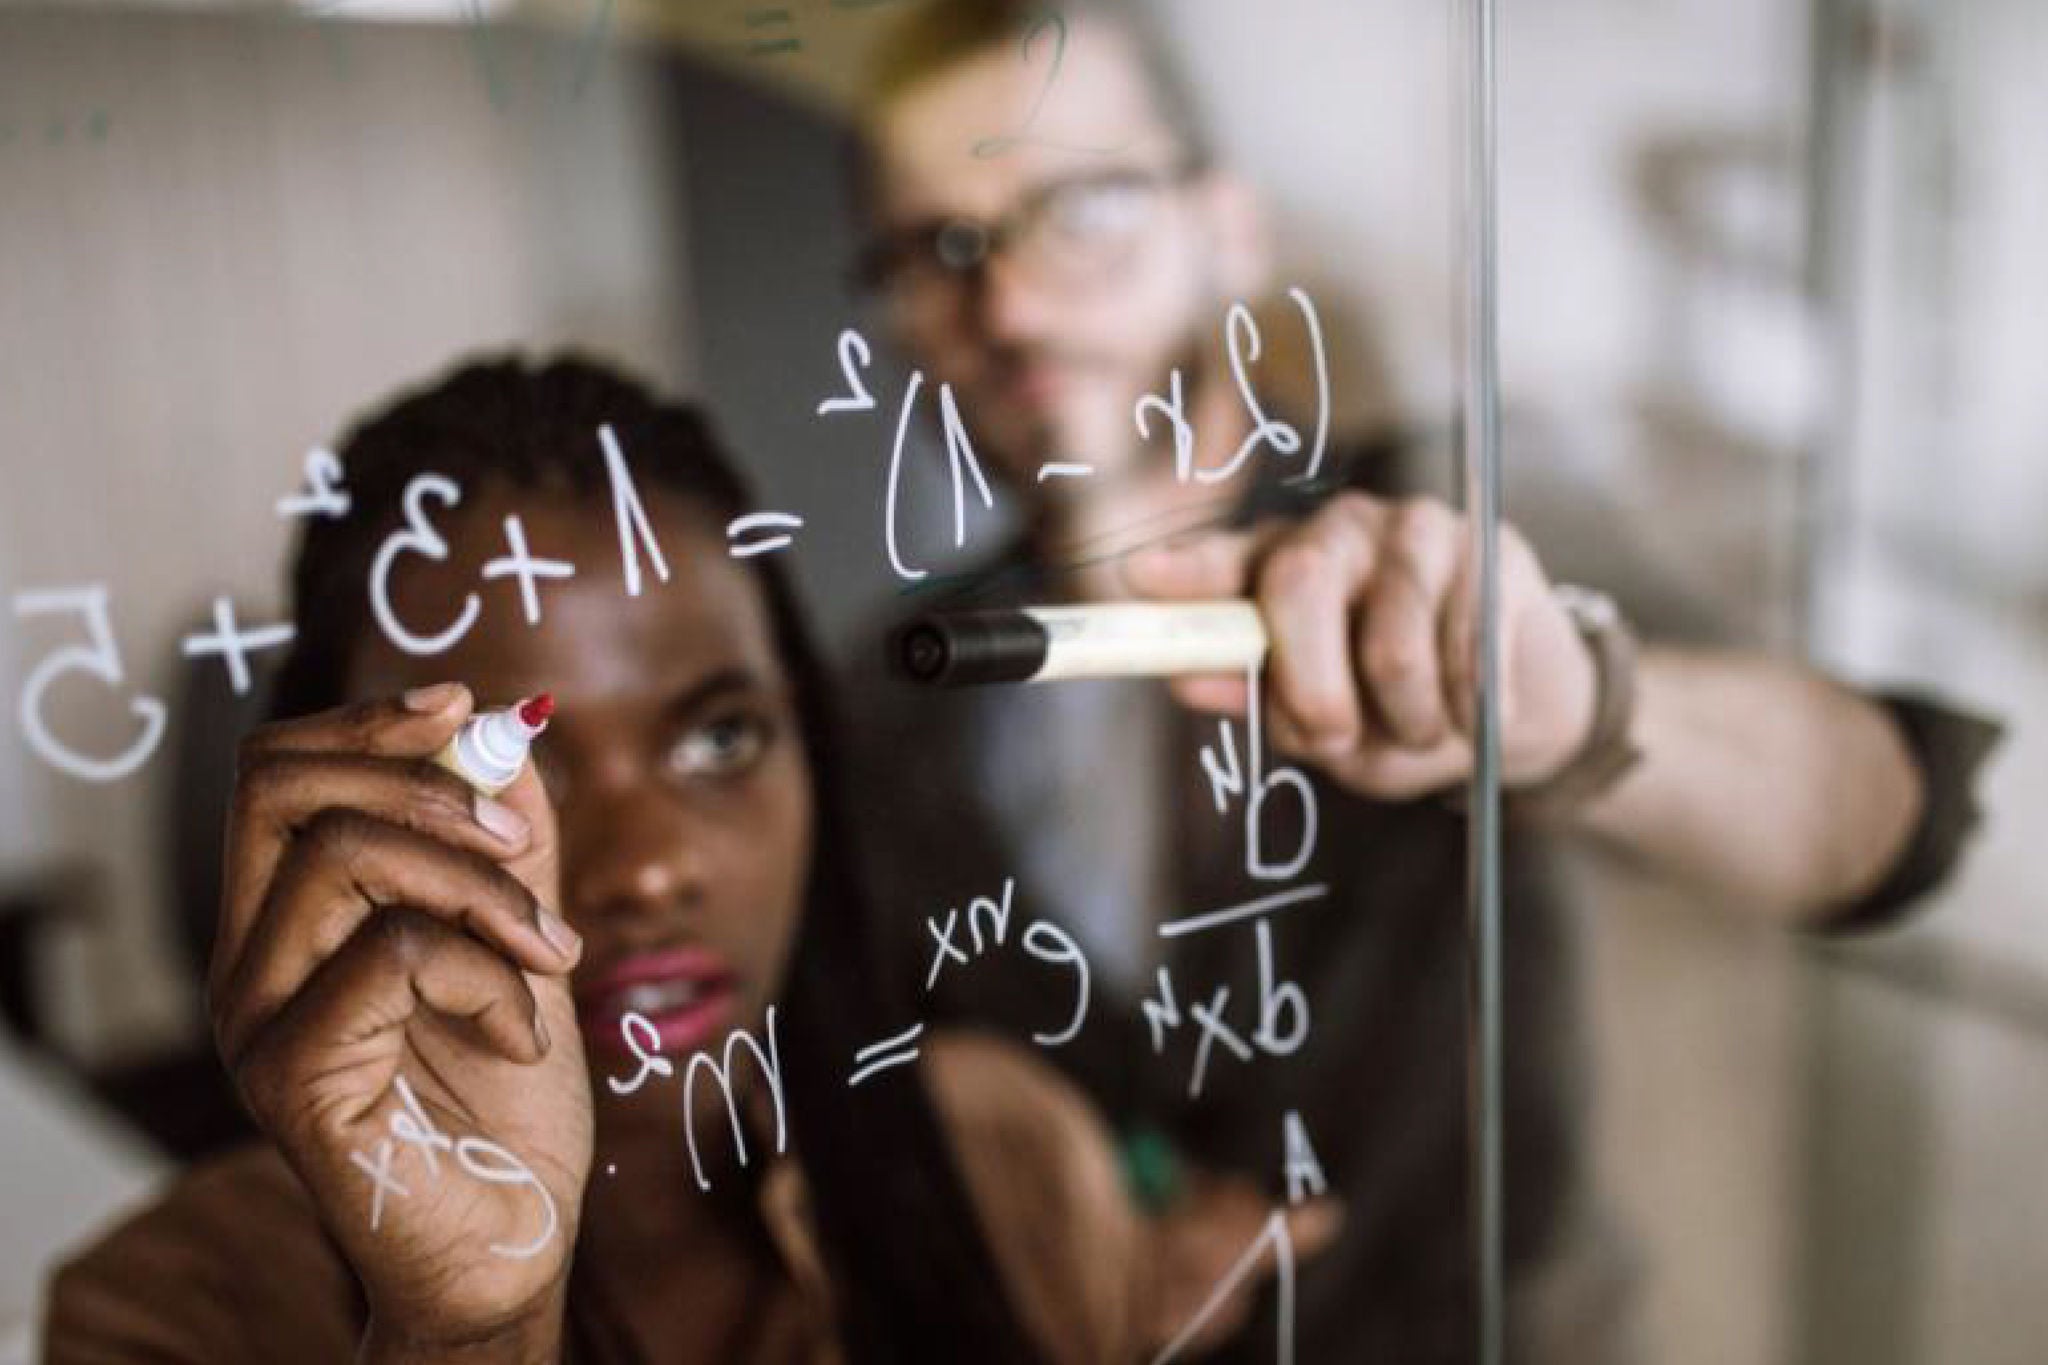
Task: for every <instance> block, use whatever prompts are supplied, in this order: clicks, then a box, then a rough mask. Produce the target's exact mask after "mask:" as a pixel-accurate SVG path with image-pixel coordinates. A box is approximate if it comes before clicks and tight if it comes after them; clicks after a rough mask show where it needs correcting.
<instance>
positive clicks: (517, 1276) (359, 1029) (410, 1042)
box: [208, 685, 591, 1355]
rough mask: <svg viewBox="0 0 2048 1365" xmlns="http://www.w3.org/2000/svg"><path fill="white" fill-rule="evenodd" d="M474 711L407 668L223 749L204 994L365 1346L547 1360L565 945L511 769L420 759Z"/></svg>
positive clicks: (586, 1135) (564, 1216)
mask: <svg viewBox="0 0 2048 1365" xmlns="http://www.w3.org/2000/svg"><path fill="white" fill-rule="evenodd" d="M470 710H471V700H470V697H469V694H468V692H467V691H466V690H465V689H463V688H461V687H457V686H452V685H443V686H440V687H433V688H422V689H417V690H416V691H414V692H410V693H408V694H406V697H405V698H404V699H401V700H393V701H385V702H373V703H367V704H364V705H358V706H350V707H345V708H342V709H340V710H337V711H331V712H327V713H325V714H323V715H319V716H314V717H311V718H308V719H305V720H296V721H290V722H286V723H283V724H278V725H274V726H270V727H267V728H265V729H264V730H262V731H259V732H258V733H257V734H256V735H254V736H253V737H251V738H250V739H249V740H248V741H247V742H246V743H245V744H244V746H243V750H242V759H241V770H240V776H239V779H238V782H237V786H236V793H235V801H234V806H233V811H232V814H231V816H230V821H229V828H228V849H227V869H226V878H225V882H226V891H225V895H224V897H223V903H222V907H221V921H220V931H219V935H218V939H217V942H216V944H215V947H214V956H213V963H212V967H211V970H210V972H209V974H208V975H209V996H210V1004H211V1010H212V1017H213V1026H214V1036H215V1038H216V1040H217V1042H218V1045H219V1047H220V1052H221V1056H222V1058H223V1060H224V1061H225V1062H226V1064H227V1067H228V1069H229V1072H230V1073H231V1074H232V1075H233V1076H234V1079H235V1083H236V1085H237V1087H238V1088H239V1089H240V1091H241V1094H242V1097H243V1100H244V1102H245V1103H246V1104H247V1105H248V1106H249V1109H250V1111H251V1112H252V1113H253V1114H254V1115H255V1117H256V1120H257V1122H258V1123H259V1124H261V1125H262V1127H263V1129H264V1130H265V1131H266V1132H267V1133H269V1135H270V1136H271V1138H272V1139H273V1140H274V1141H275V1142H276V1143H277V1145H278V1147H279V1148H280V1149H281V1150H282V1151H283V1153H284V1155H285V1157H286V1158H287V1159H288V1160H289V1161H290V1163H291V1165H292V1166H293V1168H294V1169H295V1170H296V1171H297V1172H298V1174H299V1177H300V1179H301V1180H303V1181H304V1182H305V1184H306V1187H307V1188H308V1190H310V1191H311V1193H312V1195H313V1198H314V1200H315V1201H316V1202H317V1203H318V1205H319V1207H320V1209H321V1212H322V1215H323V1217H324V1218H325V1220H326V1222H327V1225H328V1227H329V1229H330V1231H331V1232H332V1233H333V1235H334V1237H335V1239H336V1240H337V1241H338V1242H339V1244H340V1246H341V1248H342V1250H343V1252H344V1254H346V1255H347V1257H348V1259H349V1261H350V1263H351V1264H352V1265H353V1267H354V1269H355V1272H356V1275H357V1277H358V1278H359V1279H360V1280H361V1281H362V1284H363V1288H364V1290H365V1292H366V1294H367V1296H368V1301H369V1308H370V1316H371V1324H372V1337H373V1341H374V1342H375V1343H377V1344H379V1345H380V1347H381V1346H383V1345H387V1344H396V1345H398V1346H400V1347H401V1348H403V1349H409V1350H412V1351H415V1352H416V1351H421V1350H424V1351H426V1352H427V1353H428V1354H435V1353H437V1352H438V1353H440V1354H443V1355H447V1354H448V1353H449V1352H451V1351H455V1350H457V1348H458V1347H459V1348H460V1349H461V1351H463V1352H464V1353H474V1352H475V1351H476V1348H478V1347H479V1346H480V1345H484V1344H486V1343H490V1342H493V1341H504V1342H507V1343H511V1342H515V1341H516V1342H518V1343H520V1344H521V1345H522V1347H527V1346H531V1345H532V1344H533V1343H536V1342H539V1343H542V1344H541V1345H540V1347H539V1349H538V1350H534V1351H531V1352H530V1353H531V1354H537V1355H546V1354H548V1353H549V1352H550V1351H551V1350H552V1347H551V1346H550V1345H547V1344H545V1343H547V1342H550V1341H552V1339H553V1337H554V1335H555V1333H556V1332H558V1330H559V1319H560V1311H561V1304H562V1297H563V1293H564V1283H565V1280H566V1276H567V1271H568V1266H569V1261H570V1253H571V1249H572V1247H573V1245H574V1243H575V1239H576V1223H577V1213H578V1209H579V1206H580V1204H581V1202H582V1195H583V1185H584V1180H585V1177H586V1175H587V1173H588V1170H589V1165H590V1152H591V1105H590V1086H589V1079H588V1076H587V1073H586V1071H585V1069H584V1061H583V1047H582V1040H581V1038H580V1037H579V1035H578V1033H577V1029H576V1022H575V1011H574V1007H573V1005H572V1003H571V999H570V993H569V971H570V968H571V967H572V966H573V965H574V963H575V961H576V957H577V954H578V953H579V952H580V950H581V945H580V943H579V942H578V940H577V938H576V936H575V935H574V933H573V932H572V931H571V930H570V929H569V928H568V926H567V925H566V924H565V923H563V922H562V920H561V919H560V918H559V917H558V916H557V915H556V914H555V913H554V911H553V908H552V907H554V906H555V905H557V904H558V903H559V895H560V884H561V879H560V872H559V868H558V865H557V841H556V833H555V820H554V813H553V811H552V809H551V808H550V807H549V805H548V802H547V798H546V797H545V795H543V793H542V791H541V788H540V784H539V782H538V780H537V779H536V778H535V776H534V774H533V771H532V769H531V768H530V767H529V768H527V769H526V770H525V771H523V772H522V773H521V774H520V776H519V779H518V781H517V782H515V783H514V784H513V785H512V787H511V788H509V789H508V790H507V791H506V792H505V793H504V794H503V795H502V796H501V797H499V798H498V800H496V801H493V800H491V799H490V798H488V797H484V796H480V795H478V794H477V793H475V792H473V791H471V790H470V788H469V787H468V786H467V785H466V784H464V783H463V782H462V781H461V780H460V779H458V778H456V777H455V776H453V775H452V774H450V773H447V772H445V771H443V770H442V769H440V768H438V767H436V766H435V765H434V764H433V763H432V762H431V761H430V760H431V757H432V755H433V754H434V753H435V752H436V751H437V750H439V749H440V748H441V747H442V745H444V744H445V743H446V742H447V741H448V739H449V738H450V737H451V736H452V735H454V733H455V732H456V730H457V729H458V728H459V727H460V726H461V724H462V722H463V721H464V720H466V719H467V718H468V717H469V714H470ZM520 1353H521V1354H528V1353H529V1352H528V1351H526V1350H522V1351H521V1352H520ZM401 1354H403V1350H401ZM484 1354H485V1355H490V1354H492V1353H491V1352H488V1351H486V1352H485V1353H484ZM501 1354H502V1353H501Z"/></svg>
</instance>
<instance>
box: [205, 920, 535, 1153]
mask: <svg viewBox="0 0 2048 1365" xmlns="http://www.w3.org/2000/svg"><path fill="white" fill-rule="evenodd" d="M422 1006H424V1007H425V1008H426V1009H427V1010H429V1011H431V1012H432V1013H433V1014H434V1015H435V1016H437V1017H438V1018H439V1019H440V1020H442V1021H443V1022H446V1023H449V1024H452V1025H453V1026H454V1027H455V1028H456V1029H458V1030H460V1031H462V1032H463V1033H465V1034H466V1035H467V1036H468V1037H469V1038H470V1039H471V1040H472V1041H473V1042H474V1043H476V1045H478V1046H480V1047H483V1048H485V1049H486V1050H488V1051H490V1052H493V1053H495V1054H497V1055H499V1056H501V1057H504V1058H506V1059H507V1060H509V1061H514V1062H522V1063H527V1062H535V1061H538V1060H540V1058H541V1057H543V1056H544V1055H546V1053H547V1050H548V1047H549V1046H550V1040H549V1039H548V1037H547V1036H546V1033H545V1030H544V1029H543V1027H542V1025H541V1024H540V1023H539V1017H540V1016H539V1007H538V1001H537V1000H536V999H535V997H534V994H533V988H532V986H531V985H530V984H529V983H528V982H527V980H526V978H525V976H524V975H523V974H522V973H521V972H520V971H519V969H518V968H517V967H515V966H513V965H512V963H511V962H509V961H507V960H506V958H505V957H504V955H503V954H501V953H498V952H495V951H493V950H492V949H490V948H487V947H485V946H484V945H483V944H481V943H478V942H477V941H476V940H475V939H473V938H471V937H469V936H468V935H466V934H464V933H462V932H460V931H459V930H456V929H453V928H450V927H449V926H448V925H446V924H444V923H442V922H441V921H440V920H437V919H435V918H434V917H433V916H431V915H427V914H423V913H421V912H419V911H416V910H409V909H404V908H395V909H391V910H384V911H380V912H379V913H378V914H377V915H376V916H375V918H373V919H372V920H371V921H370V922H368V923H367V924H365V925H364V926H363V928H362V929H361V930H360V931H359V932H358V933H356V934H355V935H354V936H353V937H351V938H350V939H349V941H348V942H347V943H345V944H343V945H342V946H341V947H340V948H339V949H338V950H337V951H336V952H334V953H333V954H332V955H331V956H329V957H328V958H327V959H326V960H325V961H323V962H322V963H321V964H320V966H319V969H318V970H317V971H315V972H314V973H313V974H312V976H311V978H310V979H309V980H308V981H307V982H306V984H305V987H304V989H303V990H301V991H300V992H299V993H298V994H297V995H296V996H294V997H293V998H292V999H291V1001H290V1002H289V1003H287V1004H286V1005H285V1006H284V1008H282V1009H280V1010H278V1011H276V1013H275V1014H274V1015H272V1016H271V1017H270V1018H269V1019H267V1020H265V1021H264V1023H263V1024H262V1026H261V1027H260V1028H259V1029H258V1031H257V1032H256V1033H255V1034H254V1035H253V1036H252V1038H251V1039H250V1040H249V1042H248V1043H247V1044H245V1046H244V1050H243V1052H242V1053H241V1054H239V1056H240V1061H241V1065H240V1066H239V1067H237V1080H238V1082H239V1083H240V1084H241V1085H242V1086H243V1092H244V1095H245V1097H246V1098H247V1099H248V1100H249V1101H250V1103H251V1106H252V1107H254V1108H256V1109H257V1110H258V1112H259V1113H262V1114H264V1115H266V1116H279V1117H281V1116H283V1115H284V1114H286V1113H288V1112H290V1111H291V1110H292V1108H293V1107H295V1106H311V1107H312V1108H313V1109H314V1110H315V1111H316V1112H324V1113H327V1114H329V1115H330V1116H331V1117H333V1118H335V1119H337V1120H340V1119H346V1118H350V1117H353V1115H350V1114H348V1113H346V1112H345V1111H346V1110H347V1109H348V1108H349V1107H350V1106H351V1105H352V1104H354V1103H362V1104H371V1103H374V1102H375V1100H376V1098H377V1096H378V1095H379V1094H381V1093H382V1090H383V1086H382V1085H381V1084H379V1083H377V1080H376V1078H374V1077H368V1078H366V1077H361V1076H355V1077H352V1078H351V1079H352V1080H353V1081H356V1082H360V1084H359V1085H351V1086H350V1087H349V1089H348V1091H347V1093H329V1091H328V1087H329V1085H330V1083H331V1082H332V1081H334V1080H335V1079H337V1078H340V1077H343V1076H347V1075H348V1074H349V1073H348V1072H347V1070H346V1063H345V1061H344V1064H343V1065H342V1066H340V1067H337V1066H336V1065H335V1061H336V1059H337V1058H342V1059H347V1058H348V1057H349V1054H350V1053H351V1052H355V1051H357V1050H359V1049H360V1048H362V1047H363V1045H365V1044H368V1043H372V1042H374V1041H375V1040H376V1039H377V1038H378V1037H379V1036H381V1035H385V1034H389V1033H392V1032H394V1031H396V1030H398V1029H401V1028H404V1027H405V1026H406V1025H407V1024H408V1023H409V1022H410V1021H411V1020H412V1019H413V1017H414V1016H415V1015H416V1014H417V1013H418V1012H419V1010H420V1008H421V1007H422Z"/></svg>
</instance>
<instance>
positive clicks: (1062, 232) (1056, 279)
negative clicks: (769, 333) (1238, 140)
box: [855, 164, 1199, 296]
mask: <svg viewBox="0 0 2048 1365" xmlns="http://www.w3.org/2000/svg"><path fill="white" fill-rule="evenodd" d="M1198 173H1199V168H1198V167H1197V166H1195V165H1193V164H1188V165H1183V166H1179V167H1174V168H1171V169H1167V170H1145V169H1140V168H1135V167H1125V168H1119V169H1105V170H1100V171H1093V172H1089V173H1087V174H1084V175H1076V176H1070V177H1066V178H1064V179H1060V180H1054V181H1050V182H1048V183H1046V184H1043V185H1040V186H1039V187H1037V188H1036V189H1034V190H1032V191H1031V192H1030V193H1029V194H1027V195H1025V196H1024V197H1023V199H1021V200H1020V201H1019V202H1018V203H1017V205H1016V207H1014V208H1012V209H1011V210H1010V211H1009V212H1008V213H1005V214H1003V215H1002V216H1001V217H1000V218H996V219H993V220H990V221H981V220H978V219H973V218H947V219H941V220H938V221H935V222H930V223H920V224H918V225H916V226H913V227H907V228H902V229H899V230H897V231H895V232H891V233H889V234H887V235H886V236H884V237H882V238H881V239H880V240H878V241H876V242H875V243H874V244H873V245H872V246H870V247H869V248H868V249H867V250H866V251H864V252H862V253H861V256H860V259H859V262H858V263H857V265H856V267H855V279H856V281H857V282H858V283H859V284H860V285H861V286H862V287H863V288H865V289H869V290H873V291H876V292H879V293H886V294H894V295H898V296H906V295H915V294H918V293H928V292H930V291H931V290H932V289H934V288H951V287H952V286H953V285H954V284H955V283H957V282H958V281H959V280H961V279H963V278H965V277H966V276H968V275H971V274H972V273H974V272H975V271H977V270H980V269H981V268H982V267H983V266H985V265H986V264H987V263H988V260H989V258H990V257H992V256H994V255H995V254H996V253H997V252H1009V253H1011V255H1012V257H1013V259H1015V260H1016V262H1017V263H1018V265H1019V266H1020V267H1021V268H1023V269H1026V270H1029V271H1030V272H1031V273H1033V274H1034V275H1036V276H1037V277H1039V278H1041V279H1044V280H1046V281H1048V282H1050V283H1055V284H1062V285H1085V284H1090V283H1094V282H1096V281H1099V280H1100V279H1102V278H1103V277H1104V276H1105V275H1107V274H1108V273H1109V272H1111V271H1113V270H1115V269H1116V268H1117V267H1119V266H1120V265H1122V264H1123V263H1124V262H1125V261H1126V260H1128V259H1129V257H1130V254H1131V252H1132V251H1133V250H1134V249H1135V248H1136V247H1137V245H1138V243H1139V242H1140V241H1141V240H1143V238H1144V236H1145V234H1146V232H1147V231H1149V230H1150V228H1151V227H1152V225H1153V223H1154V222H1155V221H1156V219H1157V217H1158V212H1159V207H1160V205H1161V203H1162V202H1163V201H1164V200H1165V198H1166V196H1167V194H1168V193H1169V192H1171V191H1172V190H1174V189H1177V188H1179V187H1180V186H1181V185H1184V184H1186V183H1187V182H1188V181H1189V180H1192V179H1194V178H1195V176H1196V175H1197V174H1198Z"/></svg>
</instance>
